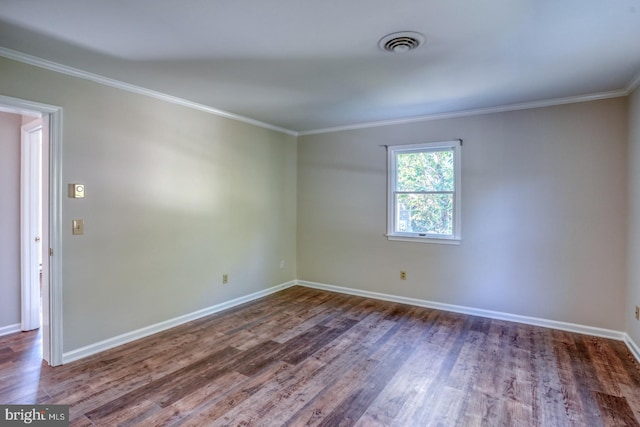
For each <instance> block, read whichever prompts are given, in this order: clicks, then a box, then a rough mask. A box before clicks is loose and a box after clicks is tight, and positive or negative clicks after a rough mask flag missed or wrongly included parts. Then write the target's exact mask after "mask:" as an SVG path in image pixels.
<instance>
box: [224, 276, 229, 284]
mask: <svg viewBox="0 0 640 427" xmlns="http://www.w3.org/2000/svg"><path fill="white" fill-rule="evenodd" d="M228 281H229V275H228V274H223V275H222V284H223V285H224V284H225V283H227V282H228Z"/></svg>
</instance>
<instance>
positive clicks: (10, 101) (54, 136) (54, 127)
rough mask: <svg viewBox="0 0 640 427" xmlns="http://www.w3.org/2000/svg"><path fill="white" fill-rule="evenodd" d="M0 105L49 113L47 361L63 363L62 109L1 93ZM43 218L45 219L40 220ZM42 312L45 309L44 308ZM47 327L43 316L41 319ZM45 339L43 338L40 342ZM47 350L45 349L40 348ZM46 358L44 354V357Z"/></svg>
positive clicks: (55, 363) (20, 112)
mask: <svg viewBox="0 0 640 427" xmlns="http://www.w3.org/2000/svg"><path fill="white" fill-rule="evenodd" d="M0 104H1V105H4V106H6V107H9V108H13V109H14V111H17V112H18V113H19V114H24V113H27V112H30V114H31V115H32V114H33V112H34V111H37V112H40V113H42V114H48V115H49V247H50V248H52V249H53V253H54V256H52V257H49V306H48V308H49V322H50V324H49V331H50V336H49V347H50V348H49V349H48V350H49V351H48V353H49V360H47V362H48V363H49V364H50V365H51V366H57V365H60V364H61V363H62V333H63V331H62V326H63V325H62V203H61V200H62V108H60V107H57V106H54V105H48V104H42V103H39V102H34V101H28V100H24V99H18V98H12V97H9V96H4V95H0ZM43 220H44V219H43ZM43 312H45V310H44V308H43ZM43 320H44V322H45V325H43V328H46V327H47V326H46V322H47V320H46V319H43ZM44 342H45V340H44V338H43V344H44ZM43 350H44V351H43V353H44V354H46V353H47V349H43ZM45 360H46V356H45Z"/></svg>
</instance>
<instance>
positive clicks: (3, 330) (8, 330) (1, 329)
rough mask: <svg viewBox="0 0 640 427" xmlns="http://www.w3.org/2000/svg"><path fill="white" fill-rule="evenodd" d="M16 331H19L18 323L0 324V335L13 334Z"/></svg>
mask: <svg viewBox="0 0 640 427" xmlns="http://www.w3.org/2000/svg"><path fill="white" fill-rule="evenodd" d="M16 332H20V323H16V324H15V325H7V326H0V337H2V336H4V335H9V334H15V333H16Z"/></svg>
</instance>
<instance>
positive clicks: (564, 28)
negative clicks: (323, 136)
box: [0, 0, 640, 132]
mask: <svg viewBox="0 0 640 427" xmlns="http://www.w3.org/2000/svg"><path fill="white" fill-rule="evenodd" d="M404 30H412V31H418V32H421V33H423V34H424V35H425V36H426V38H427V41H426V43H425V45H424V46H422V47H421V48H420V49H418V50H415V51H412V52H409V53H405V54H391V53H387V52H384V51H382V50H381V49H380V48H379V47H378V40H379V39H380V38H381V37H383V36H384V35H386V34H388V33H391V32H394V31H404ZM0 46H2V47H5V48H8V49H11V50H14V51H18V52H22V53H26V54H29V55H33V56H36V57H39V58H42V59H46V60H49V61H53V62H57V63H60V64H64V65H67V66H69V67H74V68H78V69H81V70H85V71H88V72H91V73H94V74H98V75H101V76H105V77H109V78H112V79H116V80H120V81H122V82H126V83H130V84H133V85H137V86H141V87H144V88H147V89H151V90H155V91H158V92H162V93H166V94H170V95H173V96H176V97H179V98H183V99H185V100H189V101H192V102H196V103H199V104H204V105H207V106H211V107H213V108H216V109H220V110H224V111H228V112H230V113H234V114H238V115H242V116H245V117H248V118H251V119H255V120H259V121H262V122H265V123H269V124H272V125H275V126H279V127H283V128H286V129H290V130H293V131H296V132H304V131H310V130H315V129H323V128H329V127H336V126H343V125H352V124H358V123H367V122H374V121H381V120H393V119H400V118H410V117H416V116H424V115H432V114H439V113H450V112H458V111H466V110H472V109H479V108H487V107H496V106H504V105H510V104H519V103H525V102H534V101H541V100H548V99H556V98H566V97H574V96H580V95H590V94H600V93H604V92H611V91H623V90H625V88H628V87H629V85H630V84H631V83H632V82H633V81H635V79H636V78H637V76H638V73H640V0H482V1H478V0H387V1H382V0H322V1H311V0H274V1H264V0H183V1H176V0H111V1H98V0H56V1H51V0H0Z"/></svg>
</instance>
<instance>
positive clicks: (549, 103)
mask: <svg viewBox="0 0 640 427" xmlns="http://www.w3.org/2000/svg"><path fill="white" fill-rule="evenodd" d="M628 94H629V93H628V91H627V90H626V89H623V90H614V91H610V92H601V93H593V94H588V95H578V96H569V97H566V98H555V99H547V100H542V101H532V102H523V103H519V104H507V105H499V106H496V107H487V108H477V109H472V110H462V111H453V112H449V113H435V114H427V115H424V116H416V117H405V118H400V119H392V120H380V121H376V122H364V123H355V124H351V125H344V126H335V127H330V128H323V129H314V130H308V131H302V132H298V136H306V135H316V134H322V133H331V132H342V131H348V130H358V129H368V128H374V127H381V126H392V125H402V124H407V123H418V122H426V121H429V120H443V119H455V118H458V117H467V116H479V115H482V114H494V113H506V112H509V111H517V110H528V109H531V108H543V107H553V106H556V105H564V104H574V103H578V102H588V101H597V100H600V99H609V98H619V97H622V96H627V95H628Z"/></svg>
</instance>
